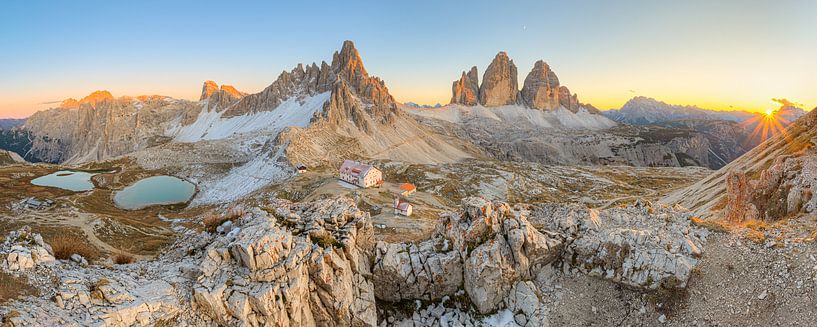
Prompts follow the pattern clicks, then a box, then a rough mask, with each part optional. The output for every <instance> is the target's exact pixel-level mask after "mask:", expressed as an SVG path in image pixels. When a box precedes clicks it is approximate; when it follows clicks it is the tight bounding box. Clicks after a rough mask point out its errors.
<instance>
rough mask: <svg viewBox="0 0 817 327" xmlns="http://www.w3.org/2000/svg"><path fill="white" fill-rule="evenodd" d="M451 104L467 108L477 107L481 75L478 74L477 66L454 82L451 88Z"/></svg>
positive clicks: (463, 73)
mask: <svg viewBox="0 0 817 327" xmlns="http://www.w3.org/2000/svg"><path fill="white" fill-rule="evenodd" d="M451 92H452V93H453V95H452V96H451V103H459V104H462V105H466V106H475V105H476V104H477V101H478V100H479V74H478V73H477V66H473V67H471V70H470V71H468V73H466V72H464V71H463V72H462V77H460V79H459V80H456V81H454V85H452V86H451Z"/></svg>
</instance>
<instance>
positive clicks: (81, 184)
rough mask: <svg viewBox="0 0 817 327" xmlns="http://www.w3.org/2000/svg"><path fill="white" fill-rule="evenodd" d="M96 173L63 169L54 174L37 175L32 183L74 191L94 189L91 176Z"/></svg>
mask: <svg viewBox="0 0 817 327" xmlns="http://www.w3.org/2000/svg"><path fill="white" fill-rule="evenodd" d="M94 175H96V173H89V172H84V171H75V170H61V171H58V172H56V173H53V174H48V175H45V176H41V177H37V178H35V179H33V180H32V181H31V184H34V185H37V186H49V187H56V188H61V189H64V190H69V191H74V192H85V191H90V190H93V189H94V183H92V182H91V177H93V176H94Z"/></svg>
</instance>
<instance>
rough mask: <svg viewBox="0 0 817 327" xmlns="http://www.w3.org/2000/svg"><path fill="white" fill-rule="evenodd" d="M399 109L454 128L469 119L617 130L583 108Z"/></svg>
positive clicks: (445, 107)
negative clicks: (450, 124) (452, 125)
mask: <svg viewBox="0 0 817 327" xmlns="http://www.w3.org/2000/svg"><path fill="white" fill-rule="evenodd" d="M402 109H403V110H404V111H405V112H408V113H410V114H413V115H417V116H421V117H425V118H433V119H438V120H443V121H447V122H450V123H455V124H460V123H463V122H465V121H467V120H471V119H493V120H496V121H499V122H505V123H509V124H518V123H523V122H524V123H529V124H532V125H533V126H536V127H541V128H567V129H588V130H601V129H607V128H611V127H613V126H616V122H614V121H612V120H610V119H608V118H606V117H604V116H601V115H597V114H592V113H590V112H589V111H587V109H585V108H580V109H579V110H578V111H577V112H575V113H574V112H572V111H570V110H567V109H564V108H561V107H560V108H558V109H555V110H538V109H530V108H526V107H523V106H519V105H508V106H500V107H491V108H486V107H483V106H481V105H476V106H463V105H458V104H451V105H447V106H444V107H442V108H434V109H429V108H414V107H410V106H403V107H402Z"/></svg>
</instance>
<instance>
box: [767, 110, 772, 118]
mask: <svg viewBox="0 0 817 327" xmlns="http://www.w3.org/2000/svg"><path fill="white" fill-rule="evenodd" d="M773 115H774V110H772V109H766V117H771V116H773Z"/></svg>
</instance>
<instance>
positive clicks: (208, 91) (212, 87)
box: [199, 80, 218, 100]
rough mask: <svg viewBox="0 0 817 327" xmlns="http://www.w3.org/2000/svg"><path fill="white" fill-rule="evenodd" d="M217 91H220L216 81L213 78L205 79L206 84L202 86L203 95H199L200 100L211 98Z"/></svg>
mask: <svg viewBox="0 0 817 327" xmlns="http://www.w3.org/2000/svg"><path fill="white" fill-rule="evenodd" d="M216 91H218V84H216V82H213V81H211V80H206V81H204V86H202V87H201V97H199V100H204V99H207V98H209V97H210V96H211V95H213V93H214V92H216Z"/></svg>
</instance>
